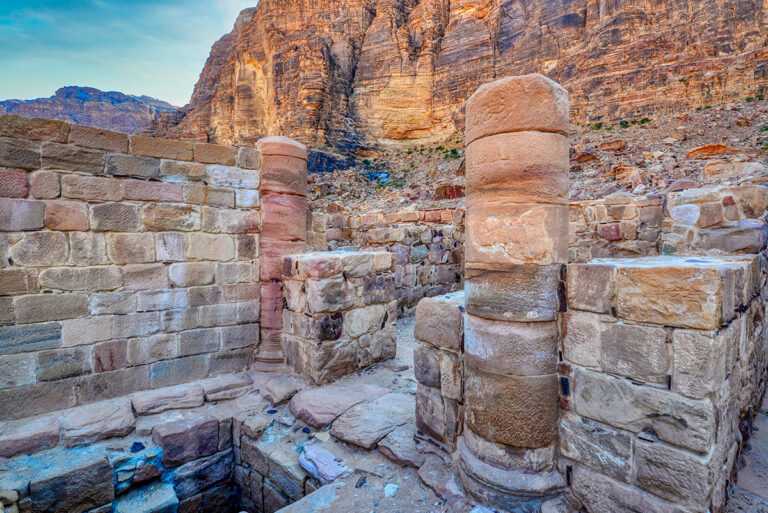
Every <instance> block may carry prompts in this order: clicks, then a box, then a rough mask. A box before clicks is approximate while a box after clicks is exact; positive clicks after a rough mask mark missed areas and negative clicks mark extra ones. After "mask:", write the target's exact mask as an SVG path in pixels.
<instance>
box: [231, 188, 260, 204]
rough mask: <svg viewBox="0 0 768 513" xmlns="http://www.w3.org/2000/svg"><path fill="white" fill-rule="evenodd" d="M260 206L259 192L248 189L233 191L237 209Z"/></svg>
mask: <svg viewBox="0 0 768 513" xmlns="http://www.w3.org/2000/svg"><path fill="white" fill-rule="evenodd" d="M260 204H261V201H260V195H259V191H254V190H250V189H236V190H235V205H237V206H238V207H241V208H243V207H246V208H258V207H259V205H260Z"/></svg>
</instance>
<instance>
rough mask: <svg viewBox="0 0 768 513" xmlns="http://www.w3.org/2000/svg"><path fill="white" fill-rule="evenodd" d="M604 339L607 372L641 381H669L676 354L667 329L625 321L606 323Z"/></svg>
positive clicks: (602, 339) (662, 382) (603, 327)
mask: <svg viewBox="0 0 768 513" xmlns="http://www.w3.org/2000/svg"><path fill="white" fill-rule="evenodd" d="M600 340H601V345H602V348H601V352H600V354H601V355H602V369H603V371H605V372H609V373H611V374H617V375H621V376H627V377H630V378H633V379H636V380H639V381H647V382H651V383H659V384H666V383H667V376H668V375H669V374H670V373H671V363H672V357H671V355H670V351H669V346H668V344H667V332H666V331H665V330H664V329H662V328H654V327H650V326H634V325H627V324H624V323H622V322H619V323H611V324H603V325H602V329H601V333H600Z"/></svg>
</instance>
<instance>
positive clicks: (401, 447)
mask: <svg viewBox="0 0 768 513" xmlns="http://www.w3.org/2000/svg"><path fill="white" fill-rule="evenodd" d="M415 436H418V431H417V429H416V425H415V424H406V425H404V426H400V427H399V428H397V429H395V430H394V431H392V432H391V433H389V434H388V435H387V436H385V437H384V438H383V439H382V440H381V441H380V442H379V452H380V453H381V454H383V455H384V456H386V457H387V458H389V459H390V460H391V461H392V462H394V463H397V464H398V465H402V466H404V467H413V468H419V467H421V466H422V465H423V464H424V461H425V460H426V454H425V453H424V452H422V451H421V450H420V449H419V447H418V445H417V444H416V439H415V438H414V437H415Z"/></svg>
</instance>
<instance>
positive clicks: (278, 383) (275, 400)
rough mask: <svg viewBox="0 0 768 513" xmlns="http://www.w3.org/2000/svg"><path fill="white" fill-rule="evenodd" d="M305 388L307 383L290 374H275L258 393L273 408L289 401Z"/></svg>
mask: <svg viewBox="0 0 768 513" xmlns="http://www.w3.org/2000/svg"><path fill="white" fill-rule="evenodd" d="M306 386H307V382H306V381H305V380H304V379H302V378H300V377H298V376H294V375H292V374H276V375H275V377H273V378H271V379H270V380H269V381H267V382H266V383H264V385H263V386H261V388H259V391H260V392H261V395H262V396H263V397H264V399H266V400H267V401H269V402H270V403H271V404H272V405H273V406H278V405H281V404H283V403H285V402H287V401H289V400H290V399H291V398H292V397H293V396H294V395H295V394H296V392H298V391H299V390H301V389H302V388H304V387H306Z"/></svg>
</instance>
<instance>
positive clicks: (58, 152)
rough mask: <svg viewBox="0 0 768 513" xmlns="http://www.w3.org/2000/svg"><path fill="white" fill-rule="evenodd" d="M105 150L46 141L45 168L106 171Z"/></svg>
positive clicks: (94, 172) (88, 171) (44, 152)
mask: <svg viewBox="0 0 768 513" xmlns="http://www.w3.org/2000/svg"><path fill="white" fill-rule="evenodd" d="M104 160H105V154H104V152H103V151H99V150H90V149H85V148H78V147H77V146H71V145H68V144H58V143H44V144H43V165H42V167H43V168H45V169H66V170H69V171H82V172H84V173H92V174H101V173H103V172H104Z"/></svg>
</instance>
